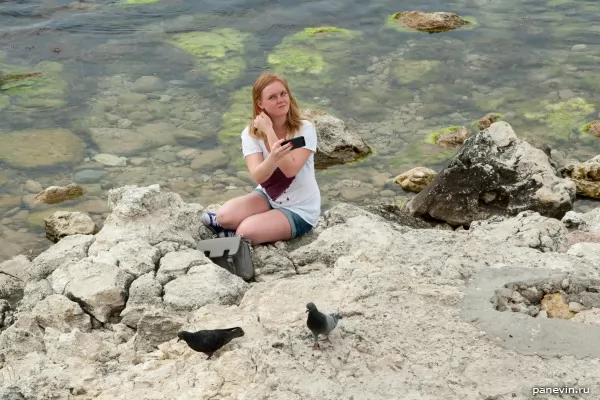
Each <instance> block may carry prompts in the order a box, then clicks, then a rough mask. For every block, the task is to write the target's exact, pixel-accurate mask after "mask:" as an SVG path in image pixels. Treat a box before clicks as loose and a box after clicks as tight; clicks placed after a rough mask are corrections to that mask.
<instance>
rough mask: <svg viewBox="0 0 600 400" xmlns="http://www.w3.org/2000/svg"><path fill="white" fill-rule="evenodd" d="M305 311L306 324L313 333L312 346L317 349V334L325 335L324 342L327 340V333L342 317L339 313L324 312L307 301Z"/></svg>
mask: <svg viewBox="0 0 600 400" xmlns="http://www.w3.org/2000/svg"><path fill="white" fill-rule="evenodd" d="M306 312H307V313H308V318H307V319H306V326H307V327H308V329H310V331H311V332H312V334H313V337H314V343H313V346H312V348H313V349H315V350H316V349H317V348H320V346H319V340H318V339H319V335H325V339H323V341H324V342H329V343H331V341H330V340H329V334H330V333H331V331H333V330H334V329H335V327H336V326H337V323H338V321H339V320H340V319H342V317H341V316H340V314H324V313H322V312H320V311H319V310H318V309H317V306H315V304H314V303H308V304H307V305H306Z"/></svg>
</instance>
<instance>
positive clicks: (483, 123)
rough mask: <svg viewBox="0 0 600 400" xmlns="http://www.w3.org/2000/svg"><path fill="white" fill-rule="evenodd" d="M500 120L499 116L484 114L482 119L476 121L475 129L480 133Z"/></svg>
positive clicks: (500, 116)
mask: <svg viewBox="0 0 600 400" xmlns="http://www.w3.org/2000/svg"><path fill="white" fill-rule="evenodd" d="M501 118H502V115H501V114H496V113H489V114H486V115H484V116H483V117H482V118H480V119H479V121H477V128H478V129H479V130H480V131H483V130H485V129H487V128H489V127H490V126H491V125H492V124H493V123H494V122H496V121H498V120H499V119H501Z"/></svg>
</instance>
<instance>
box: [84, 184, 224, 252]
mask: <svg viewBox="0 0 600 400" xmlns="http://www.w3.org/2000/svg"><path fill="white" fill-rule="evenodd" d="M108 204H109V207H110V209H111V210H112V212H111V214H110V215H109V216H108V218H107V219H106V220H105V221H104V226H103V227H102V229H101V230H100V232H98V233H97V234H96V235H95V242H94V243H93V245H92V246H90V249H89V254H90V255H95V254H97V253H98V252H99V251H103V250H109V249H110V248H111V247H112V246H114V245H115V244H116V243H118V242H122V241H126V240H134V239H140V240H144V241H146V242H147V243H149V244H150V245H152V246H154V245H156V244H158V243H161V242H174V243H177V244H179V245H182V246H185V247H188V248H195V247H196V243H197V242H198V241H199V240H201V239H209V238H212V237H213V233H212V231H209V229H208V228H207V227H206V226H204V224H203V223H202V220H201V216H202V211H203V207H202V206H201V205H199V204H186V203H184V202H183V200H182V199H181V196H179V195H178V194H176V193H171V192H161V191H160V188H159V186H158V185H152V186H149V187H138V186H124V187H121V188H118V189H112V190H110V191H109V193H108Z"/></svg>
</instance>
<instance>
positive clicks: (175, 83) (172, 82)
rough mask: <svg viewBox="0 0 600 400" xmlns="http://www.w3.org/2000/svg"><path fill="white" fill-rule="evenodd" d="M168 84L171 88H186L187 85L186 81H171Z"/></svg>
mask: <svg viewBox="0 0 600 400" xmlns="http://www.w3.org/2000/svg"><path fill="white" fill-rule="evenodd" d="M169 84H171V85H173V86H187V85H188V83H187V82H186V81H182V80H172V81H169Z"/></svg>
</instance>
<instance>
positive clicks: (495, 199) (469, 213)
mask: <svg viewBox="0 0 600 400" xmlns="http://www.w3.org/2000/svg"><path fill="white" fill-rule="evenodd" d="M574 200H575V184H574V183H573V182H571V181H569V180H566V179H562V178H560V177H559V176H557V175H556V172H555V170H554V168H553V167H552V165H551V164H550V163H549V161H548V156H546V155H545V154H544V153H543V152H542V151H540V150H537V149H534V148H533V147H532V146H531V145H529V144H528V143H527V142H525V141H522V140H519V139H518V138H517V136H516V135H515V133H514V131H513V130H512V128H511V126H510V125H509V124H508V123H506V122H504V121H499V122H495V123H494V124H492V125H491V126H490V128H488V129H486V130H485V131H483V132H480V133H478V134H477V135H474V136H471V137H470V138H469V140H467V141H466V142H465V143H464V144H463V146H462V147H461V149H460V150H459V152H458V153H457V154H456V155H455V156H454V157H453V158H452V160H451V161H450V164H449V165H448V166H447V167H446V168H445V169H443V170H442V171H441V172H440V173H439V174H438V175H437V176H436V178H435V179H434V181H433V182H432V183H431V184H430V185H429V186H427V188H425V190H423V191H421V192H420V193H419V194H418V195H417V196H416V197H414V198H413V199H412V200H411V201H410V202H409V203H408V204H407V209H408V211H409V212H410V213H411V214H413V215H417V216H424V217H428V218H434V219H438V220H442V221H446V222H448V223H449V224H451V225H468V224H470V223H471V222H472V221H475V220H483V219H486V218H488V217H490V216H493V215H516V214H518V213H519V212H521V211H525V210H532V211H536V212H539V213H540V214H541V215H544V216H547V217H552V218H562V217H563V216H564V215H565V213H566V212H567V211H569V210H570V209H571V207H572V204H573V201H574Z"/></svg>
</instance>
